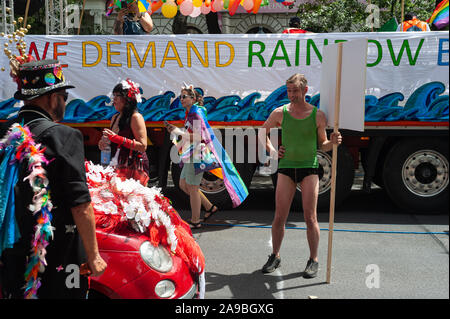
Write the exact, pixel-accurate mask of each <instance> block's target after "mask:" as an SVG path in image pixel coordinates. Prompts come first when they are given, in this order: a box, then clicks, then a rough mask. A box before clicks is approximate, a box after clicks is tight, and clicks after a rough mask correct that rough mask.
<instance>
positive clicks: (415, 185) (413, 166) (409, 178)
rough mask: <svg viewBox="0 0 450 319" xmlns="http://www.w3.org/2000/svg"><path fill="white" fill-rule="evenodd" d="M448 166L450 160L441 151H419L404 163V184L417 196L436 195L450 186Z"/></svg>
mask: <svg viewBox="0 0 450 319" xmlns="http://www.w3.org/2000/svg"><path fill="white" fill-rule="evenodd" d="M448 166H449V165H448V160H447V159H446V158H445V156H443V155H442V154H441V153H439V152H436V151H434V150H420V151H417V152H415V153H414V154H411V155H410V156H409V157H408V158H407V159H406V161H405V162H404V163H403V167H402V181H403V184H404V185H405V186H406V188H407V189H408V190H409V191H410V192H411V193H413V194H415V195H417V196H421V197H431V196H436V195H438V194H439V193H441V192H442V191H443V190H444V189H446V188H447V186H448Z"/></svg>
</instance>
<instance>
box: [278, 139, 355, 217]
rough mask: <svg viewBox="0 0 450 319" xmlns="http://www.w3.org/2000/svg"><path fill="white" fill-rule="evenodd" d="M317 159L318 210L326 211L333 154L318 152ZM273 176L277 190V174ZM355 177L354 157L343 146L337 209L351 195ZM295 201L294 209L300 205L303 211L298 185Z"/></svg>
mask: <svg viewBox="0 0 450 319" xmlns="http://www.w3.org/2000/svg"><path fill="white" fill-rule="evenodd" d="M317 159H318V161H319V198H318V200H317V210H318V211H326V210H328V209H329V207H330V196H331V162H332V158H331V152H330V153H325V152H322V151H317ZM271 176H272V182H273V185H274V187H275V188H276V179H277V174H273V175H271ZM354 177H355V168H354V165H353V158H352V155H351V154H350V152H349V151H348V149H347V147H346V146H345V145H341V146H339V147H338V165H337V179H336V196H335V207H338V206H339V205H340V204H341V203H342V202H343V201H344V200H345V199H346V198H347V196H348V195H349V194H350V191H351V190H352V185H353V179H354ZM294 201H295V203H293V204H294V205H293V207H294V209H295V208H296V207H297V203H299V204H300V209H301V203H302V196H301V189H300V186H299V185H297V192H296V194H295V198H294Z"/></svg>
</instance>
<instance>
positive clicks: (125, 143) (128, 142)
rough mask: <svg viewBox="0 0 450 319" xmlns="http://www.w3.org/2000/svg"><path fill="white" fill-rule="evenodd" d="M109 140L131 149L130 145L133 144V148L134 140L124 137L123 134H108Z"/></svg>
mask: <svg viewBox="0 0 450 319" xmlns="http://www.w3.org/2000/svg"><path fill="white" fill-rule="evenodd" d="M108 138H109V140H110V141H111V142H113V143H116V144H117V145H119V146H122V145H123V146H125V147H126V148H129V149H130V150H131V149H132V148H131V146H132V145H133V148H134V140H131V139H129V138H125V137H123V136H120V135H118V134H115V135H110V136H108Z"/></svg>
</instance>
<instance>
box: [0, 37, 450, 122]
mask: <svg viewBox="0 0 450 319" xmlns="http://www.w3.org/2000/svg"><path fill="white" fill-rule="evenodd" d="M361 38H367V39H368V56H367V70H366V74H367V75H366V92H365V94H366V105H365V107H366V119H365V120H366V121H390V120H399V119H400V120H401V119H408V116H411V112H410V113H405V114H403V113H402V112H400V111H402V110H403V109H404V108H403V107H404V106H408V105H416V104H417V103H416V102H417V100H418V99H421V100H426V101H427V102H426V103H428V104H426V105H423V106H421V107H426V108H430V103H433V101H434V100H436V99H438V98H439V95H440V94H446V95H448V90H449V88H448V65H449V64H448V63H449V44H448V39H449V37H448V33H447V32H416V33H401V32H398V33H388V32H386V33H327V34H314V33H311V34H309V33H308V34H236V35H234V34H220V35H218V34H214V35H213V34H202V35H193V34H190V35H148V36H147V35H145V36H144V35H141V36H117V35H114V36H112V35H92V36H34V35H29V36H28V35H27V36H26V42H27V50H28V51H29V53H30V54H32V55H33V57H35V58H36V59H38V60H39V59H49V58H56V59H58V60H60V61H61V63H62V64H63V67H64V74H65V75H66V78H67V80H68V81H69V82H70V83H71V84H73V85H74V86H75V87H76V88H75V89H72V90H70V96H69V103H68V106H67V110H66V117H65V118H64V121H66V122H89V121H97V120H106V119H109V118H110V117H111V116H112V114H113V113H114V110H112V108H111V107H110V105H109V103H110V102H111V101H110V100H109V97H108V95H109V94H110V92H111V91H112V88H113V87H114V85H115V84H117V83H118V82H119V81H120V80H123V79H126V78H130V79H132V80H133V81H136V82H138V83H140V84H141V86H142V88H143V97H144V98H145V99H144V102H143V103H142V104H141V105H140V111H141V112H142V114H143V115H144V118H145V120H146V121H162V120H177V119H180V118H183V117H184V112H183V109H182V108H181V106H180V105H179V103H178V101H177V96H178V95H179V92H180V89H181V86H182V84H183V82H186V83H188V84H193V85H194V86H195V87H200V88H202V89H203V90H204V92H205V106H206V107H207V109H208V120H209V121H224V122H233V121H264V120H265V119H266V118H267V116H268V115H269V114H270V112H271V111H272V110H273V109H274V108H276V107H278V106H280V105H283V104H285V103H287V102H288V100H287V94H286V90H285V87H284V84H285V81H286V79H287V78H289V77H290V76H291V75H292V74H294V73H303V74H305V76H306V78H307V79H308V86H309V90H308V97H307V98H308V101H309V102H310V103H311V104H315V105H317V106H320V105H319V103H320V95H319V94H320V92H319V90H320V76H321V68H322V54H323V48H324V46H326V45H328V44H331V43H338V42H341V41H349V40H356V39H361ZM5 41H6V40H5ZM0 63H1V65H2V66H5V67H6V66H7V65H8V59H7V57H6V56H3V55H2V56H1V58H0ZM443 70H444V71H443ZM0 79H1V84H2V85H1V86H0V119H6V118H8V117H9V116H11V114H12V113H14V110H17V108H18V107H19V106H20V103H18V101H15V100H14V99H12V96H13V94H14V92H15V91H16V89H17V87H16V85H15V83H13V82H12V80H11V79H10V77H9V74H8V72H7V71H6V72H0ZM31 80H32V79H31ZM49 80H51V79H50V78H49ZM419 89H420V90H419ZM411 99H414V101H413V100H411ZM444 100H445V99H444ZM446 101H447V102H446V106H447V110H448V97H447V100H446ZM434 102H435V103H438V104H439V103H441V104H442V103H444V104H445V101H444V102H442V101H440V100H439V101H434ZM441 104H439V105H441ZM385 106H389V107H391V108H392V109H391V113H389V112H386V111H385V110H382V109H381V108H382V107H385ZM443 107H444V108H445V105H444V106H443ZM395 108H397V109H395ZM400 108H402V109H400ZM404 110H405V111H406V110H407V109H404ZM433 110H435V113H433V116H429V115H428V117H426V114H425V111H424V110H422V111H421V112H414V116H416V120H436V121H437V120H442V119H440V118H441V117H442V112H441V111H440V110H437V109H436V108H434V109H433ZM380 111H383V112H380ZM394 111H395V112H394ZM420 116H422V117H423V116H425V117H424V118H423V119H421V118H420ZM446 116H447V117H446V118H447V120H448V113H447V115H446ZM444 117H445V114H444Z"/></svg>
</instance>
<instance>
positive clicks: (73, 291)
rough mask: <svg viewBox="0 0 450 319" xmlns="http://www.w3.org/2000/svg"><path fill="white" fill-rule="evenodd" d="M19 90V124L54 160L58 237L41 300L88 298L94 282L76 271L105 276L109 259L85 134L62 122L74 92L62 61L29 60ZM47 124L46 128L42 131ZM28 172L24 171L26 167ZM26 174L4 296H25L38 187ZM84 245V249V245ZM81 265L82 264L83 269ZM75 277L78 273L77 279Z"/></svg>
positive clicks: (7, 255) (51, 174)
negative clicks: (98, 224) (98, 225)
mask: <svg viewBox="0 0 450 319" xmlns="http://www.w3.org/2000/svg"><path fill="white" fill-rule="evenodd" d="M18 80H19V81H18V84H19V88H18V91H17V92H16V93H15V95H14V97H15V98H16V99H19V100H23V101H24V104H25V105H24V106H23V107H22V108H21V109H20V111H19V113H18V117H17V120H16V122H17V123H23V124H22V125H26V126H28V127H29V128H30V131H31V132H32V133H33V135H37V136H35V137H34V138H35V140H36V142H37V143H41V144H42V146H44V147H45V153H44V154H45V157H46V159H47V160H49V163H48V165H47V166H46V167H44V168H45V170H46V171H47V178H48V180H49V185H48V187H49V189H50V198H51V201H52V204H53V209H52V211H51V214H52V222H51V224H52V226H53V227H55V230H54V238H53V240H51V241H50V243H49V245H48V246H47V248H46V250H47V254H46V256H45V258H46V261H47V266H46V267H45V271H44V273H43V274H40V276H41V287H40V288H39V289H38V292H37V297H38V298H85V297H86V292H87V289H88V280H87V278H86V277H85V276H79V277H78V278H75V277H73V276H76V275H77V274H78V272H77V273H75V272H76V271H77V269H78V270H79V267H80V265H81V264H82V263H85V262H87V265H88V267H89V269H90V272H91V275H93V276H99V275H101V274H102V273H103V272H104V270H105V269H106V263H105V261H104V260H103V259H102V257H101V256H100V254H99V251H98V246H97V239H96V236H95V218H94V213H93V209H92V206H91V203H90V202H91V197H90V194H89V190H88V187H87V184H86V171H85V167H84V148H83V136H82V134H81V132H80V131H78V130H76V129H73V128H71V127H68V126H66V125H62V124H56V123H53V122H58V121H60V120H62V119H63V117H64V111H65V107H66V103H65V102H66V100H67V96H68V93H67V92H66V89H70V88H73V86H70V85H67V83H66V82H65V80H64V76H63V75H62V69H61V65H60V64H59V62H58V61H56V60H44V61H35V62H30V63H25V64H23V65H21V66H20V69H19V76H18ZM43 125H45V126H46V129H44V130H42V126H43ZM22 171H23V170H22ZM23 177H24V173H23V172H22V173H21V175H20V176H19V181H18V183H17V185H16V187H15V191H16V194H17V195H16V200H15V202H16V210H15V215H16V220H17V222H18V225H19V229H20V233H21V235H22V236H21V238H20V240H19V242H18V243H16V244H15V245H14V247H13V248H12V249H7V250H5V252H4V254H3V256H2V260H3V264H4V266H3V268H4V269H3V275H2V277H3V278H2V279H3V280H2V284H3V286H4V287H3V290H4V293H5V295H4V297H6V298H8V297H9V298H23V293H24V289H23V286H24V283H25V282H24V273H25V266H26V259H27V256H28V255H29V251H30V248H31V246H30V243H31V238H32V235H33V232H34V229H33V227H34V225H35V224H36V220H35V219H36V217H35V216H33V215H32V212H31V211H29V210H28V206H29V205H30V203H31V200H32V196H33V191H32V190H31V188H30V186H29V184H28V182H27V181H23ZM83 248H84V249H83ZM77 267H78V268H77ZM71 276H72V277H71Z"/></svg>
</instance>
